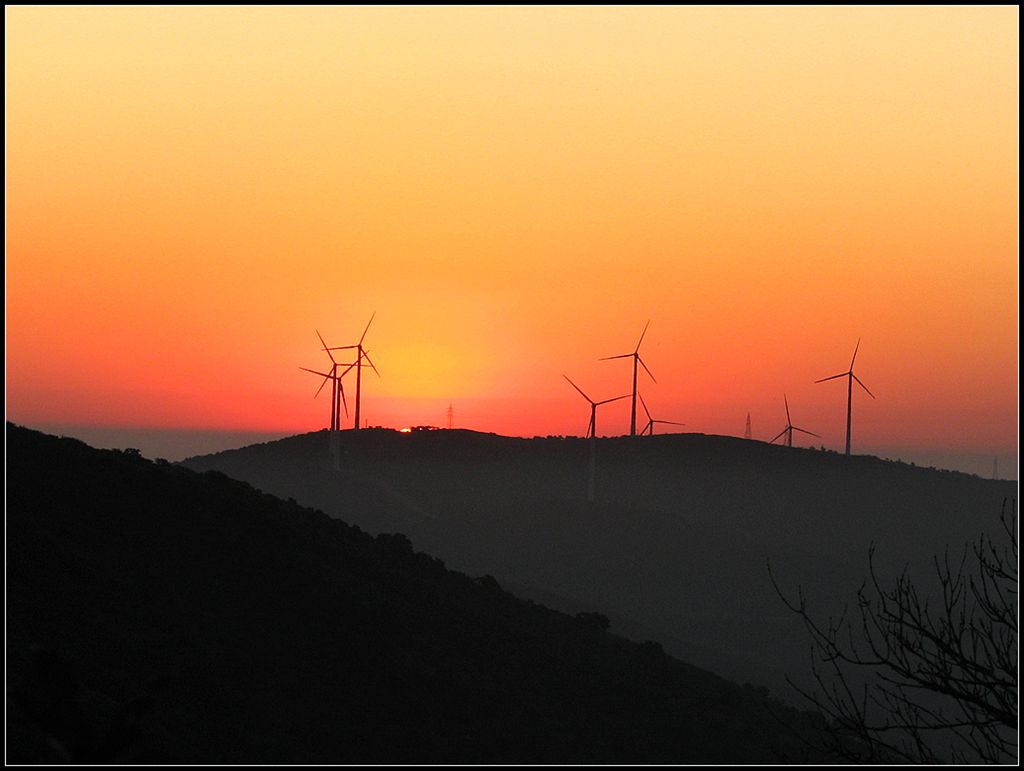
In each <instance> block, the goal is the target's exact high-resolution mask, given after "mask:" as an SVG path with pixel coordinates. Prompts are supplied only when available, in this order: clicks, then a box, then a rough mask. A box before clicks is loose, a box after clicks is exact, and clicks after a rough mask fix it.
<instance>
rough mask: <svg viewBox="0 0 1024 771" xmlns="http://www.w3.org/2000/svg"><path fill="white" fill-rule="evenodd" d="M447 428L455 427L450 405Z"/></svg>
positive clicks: (453, 413)
mask: <svg viewBox="0 0 1024 771" xmlns="http://www.w3.org/2000/svg"><path fill="white" fill-rule="evenodd" d="M448 428H455V410H454V409H453V408H452V405H451V404H449V405H448Z"/></svg>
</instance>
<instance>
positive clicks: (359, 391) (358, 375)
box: [321, 311, 380, 431]
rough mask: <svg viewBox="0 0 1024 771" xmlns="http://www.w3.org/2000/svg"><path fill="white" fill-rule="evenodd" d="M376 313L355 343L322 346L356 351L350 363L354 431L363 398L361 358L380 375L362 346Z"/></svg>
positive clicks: (328, 349)
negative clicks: (353, 385) (353, 381)
mask: <svg viewBox="0 0 1024 771" xmlns="http://www.w3.org/2000/svg"><path fill="white" fill-rule="evenodd" d="M376 315H377V312H376V311H374V312H373V314H372V315H371V316H370V320H369V321H367V322H366V329H364V330H363V334H362V336H360V338H359V342H358V343H356V344H355V345H339V346H336V347H334V348H327V347H326V346H325V347H324V350H326V351H328V352H330V351H347V350H352V349H353V348H354V349H355V350H356V351H357V355H356V361H355V364H353V365H352V367H355V368H356V419H355V423H354V428H355V429H356V431H358V430H359V414H360V408H361V407H362V398H363V396H362V393H363V359H366V363H367V364H369V365H370V367H371V368H373V371H374V372H376V373H377V377H380V372H378V371H377V368H376V367H375V366H374V364H373V360H372V359H371V358H370V354H369V352H368V351H367V350H366V349H365V348H364V347H363V340H365V339H366V333H367V332H368V331H369V330H370V324H372V323H373V318H374V316H376ZM321 339H322V338H321ZM350 368H351V367H350ZM347 371H348V370H346V372H347Z"/></svg>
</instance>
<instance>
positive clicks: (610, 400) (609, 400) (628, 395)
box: [594, 394, 633, 405]
mask: <svg viewBox="0 0 1024 771" xmlns="http://www.w3.org/2000/svg"><path fill="white" fill-rule="evenodd" d="M632 395H633V394H626V395H625V396H616V397H615V398H614V399H605V400H604V401H603V402H594V404H595V405H599V404H607V403H608V402H617V401H618V400H619V399H628V398H629V397H630V396H632Z"/></svg>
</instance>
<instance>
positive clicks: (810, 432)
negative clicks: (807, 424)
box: [793, 426, 821, 439]
mask: <svg viewBox="0 0 1024 771" xmlns="http://www.w3.org/2000/svg"><path fill="white" fill-rule="evenodd" d="M793 430H794V431H800V432H801V433H804V434H810V435H811V436H816V437H818V438H819V439H821V434H816V433H814V432H813V431H808V430H807V429H805V428H797V427H796V426H793Z"/></svg>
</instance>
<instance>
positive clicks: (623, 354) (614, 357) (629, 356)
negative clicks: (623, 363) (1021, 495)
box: [598, 353, 633, 361]
mask: <svg viewBox="0 0 1024 771" xmlns="http://www.w3.org/2000/svg"><path fill="white" fill-rule="evenodd" d="M632 356H633V354H631V353H620V354H619V355H618V356H605V357H604V358H601V359H598V361H610V360H611V359H629V358H632Z"/></svg>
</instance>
